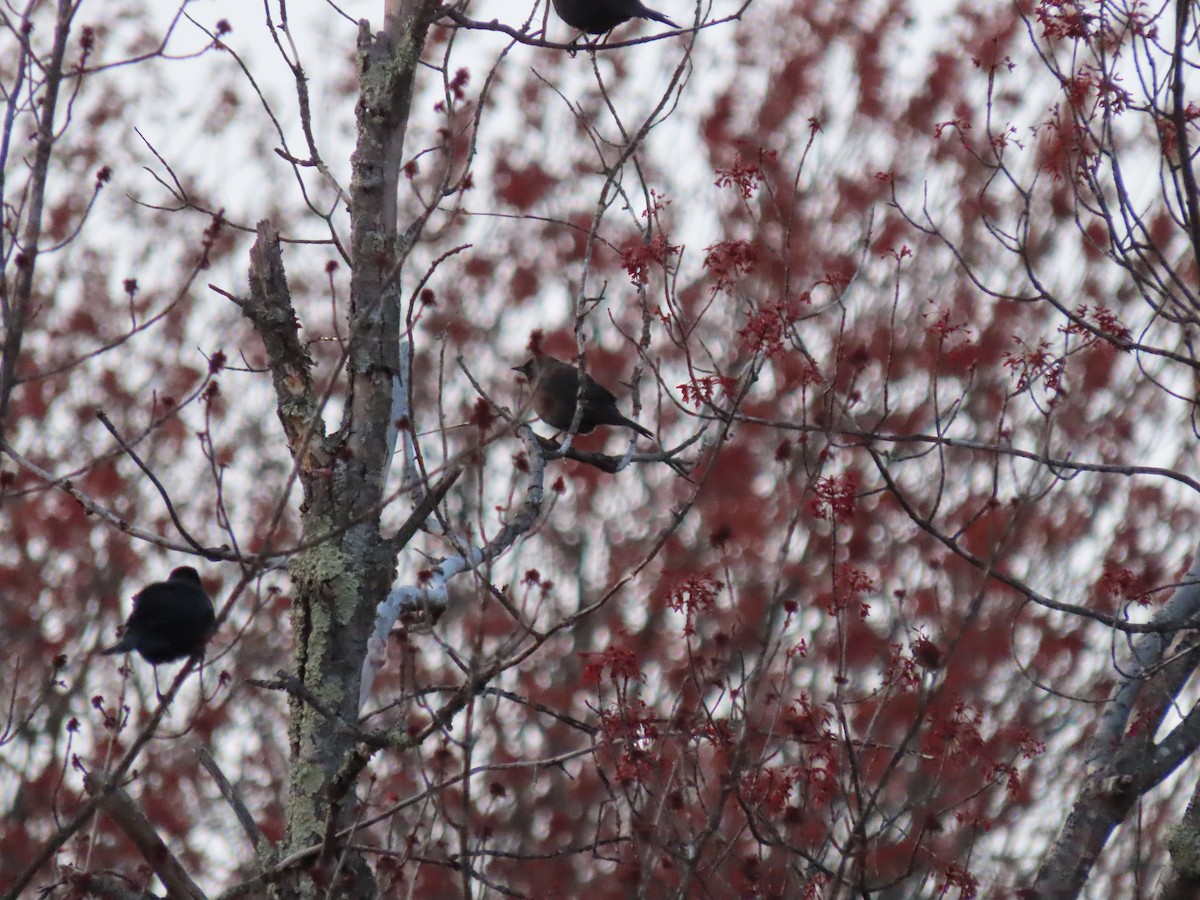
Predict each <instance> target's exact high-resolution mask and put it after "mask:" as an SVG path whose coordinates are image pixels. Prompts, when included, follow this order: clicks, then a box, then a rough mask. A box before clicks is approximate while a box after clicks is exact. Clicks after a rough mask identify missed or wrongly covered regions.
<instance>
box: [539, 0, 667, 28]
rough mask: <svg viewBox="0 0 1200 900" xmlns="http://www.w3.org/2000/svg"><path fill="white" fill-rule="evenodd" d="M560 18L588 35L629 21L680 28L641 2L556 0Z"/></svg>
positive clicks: (555, 3) (630, 0)
mask: <svg viewBox="0 0 1200 900" xmlns="http://www.w3.org/2000/svg"><path fill="white" fill-rule="evenodd" d="M554 11H555V12H556V13H558V17H559V18H560V19H562V20H563V21H564V22H566V23H567V24H568V25H570V26H571V27H572V28H578V29H579V30H580V31H584V32H587V33H588V34H604V32H606V31H611V30H612V29H614V28H616V27H617V26H618V25H620V24H621V23H622V22H628V21H629V20H630V19H633V18H638V19H653V20H654V21H655V22H662V23H663V24H664V25H669V26H671V27H672V28H678V27H679V26H678V25H676V24H675V23H674V22H672V21H671V20H670V19H668V18H667V17H666V16H664V15H663V14H662V13H660V12H656V11H655V10H653V9H649V8H648V7H647V6H646V5H645V4H643V3H642V2H641V0H554Z"/></svg>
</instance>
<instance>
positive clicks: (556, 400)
mask: <svg viewBox="0 0 1200 900" xmlns="http://www.w3.org/2000/svg"><path fill="white" fill-rule="evenodd" d="M513 371H514V372H520V373H521V374H522V375H524V376H525V379H526V380H527V381H528V382H529V384H530V386H531V387H532V389H533V398H532V402H533V411H534V412H536V413H537V414H538V418H539V419H541V420H542V421H543V422H545V423H546V424H547V425H550V426H551V427H553V428H557V429H558V430H559V431H567V430H569V429H570V427H571V422H572V421H574V419H575V398H576V397H577V396H578V395H579V369H577V368H575V366H573V365H571V364H570V363H565V362H563V361H562V360H561V359H555V358H554V357H553V356H534V357H532V358H531V359H529V360H528V361H527V362H525V363H524V364H523V365H520V366H513ZM583 379H584V381H583V412H582V414H581V415H580V417H579V433H580V434H589V433H590V432H592V431H593V430H595V428H596V426H597V425H621V426H623V427H625V428H632V429H633V430H634V431H636V432H637V433H638V434H640V435H642V436H643V437H648V438H651V439H653V438H654V435H653V434H651V433H650V432H649V431H647V430H646V429H645V428H643V427H642V426H641V425H639V424H638V423H637V422H635V421H633V420H632V419H627V418H625V416H623V415H621V411H620V410H619V409H617V398H616V397H614V396H613V394H612V391H610V390H609V389H608V388H606V387H604V385H602V384H599V383H598V382H597V381H596V380H595V379H594V378H592V376H591V375H588V374H586V373H584V376H583Z"/></svg>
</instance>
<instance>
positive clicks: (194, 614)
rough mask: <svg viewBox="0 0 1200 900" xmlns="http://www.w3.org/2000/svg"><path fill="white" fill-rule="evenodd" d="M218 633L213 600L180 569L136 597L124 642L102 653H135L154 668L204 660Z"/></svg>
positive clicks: (196, 578)
mask: <svg viewBox="0 0 1200 900" xmlns="http://www.w3.org/2000/svg"><path fill="white" fill-rule="evenodd" d="M216 630H217V617H216V614H215V612H214V611H213V603H212V600H210V599H209V596H208V594H206V593H205V592H204V586H203V585H202V584H200V575H199V574H198V573H197V572H196V570H195V569H193V568H191V567H190V566H180V567H179V568H178V569H174V570H173V571H172V572H171V575H170V577H169V578H168V579H167V580H166V581H158V582H155V583H154V584H152V585H149V586H148V587H144V588H142V589H141V590H140V591H138V592H137V593H136V594H134V595H133V612H131V613H130V614H129V618H128V619H126V620H125V628H124V630H123V631H122V632H121V639H120V640H119V641H117V643H116V644H115V645H113V646H112V647H109V648H108V649H107V650H105V651H103V652H104V655H105V656H108V655H110V654H113V653H128V652H129V651H130V650H136V651H137V652H138V653H140V654H141V655H142V659H144V660H146V662H148V663H150V664H151V665H155V666H157V665H158V664H159V663H165V662H173V661H174V660H177V659H183V657H185V656H202V655H203V654H204V645H205V644H207V643H208V639H209V638H210V637H212V636H213V632H215V631H216Z"/></svg>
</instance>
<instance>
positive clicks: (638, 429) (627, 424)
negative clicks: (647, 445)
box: [621, 416, 654, 440]
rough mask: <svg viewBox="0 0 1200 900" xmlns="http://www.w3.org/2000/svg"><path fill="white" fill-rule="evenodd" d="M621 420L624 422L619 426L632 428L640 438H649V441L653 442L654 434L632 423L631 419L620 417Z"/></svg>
mask: <svg viewBox="0 0 1200 900" xmlns="http://www.w3.org/2000/svg"><path fill="white" fill-rule="evenodd" d="M621 418H622V419H624V421H623V422H622V423H621V424H622V425H624V426H625V427H626V428H632V429H633V430H634V431H636V432H637V433H638V434H640V435H641V436H642V437H646V438H650V440H654V432H653V431H648V430H646V429H645V428H643V427H642V426H641V425H639V424H638V423H637V422H635V421H633V419H626V418H625V417H624V416H622V417H621Z"/></svg>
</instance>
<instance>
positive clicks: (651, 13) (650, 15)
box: [641, 6, 679, 28]
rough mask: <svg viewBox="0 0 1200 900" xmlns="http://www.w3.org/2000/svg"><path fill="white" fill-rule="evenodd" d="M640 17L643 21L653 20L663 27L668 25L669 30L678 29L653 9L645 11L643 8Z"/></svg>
mask: <svg viewBox="0 0 1200 900" xmlns="http://www.w3.org/2000/svg"><path fill="white" fill-rule="evenodd" d="M641 15H642V18H643V19H653V20H654V21H655V22H662V23H663V24H664V25H669V26H670V27H671V28H678V27H679V26H678V25H676V24H675V23H674V22H672V21H671V20H670V19H668V18H667V17H666V16H664V15H663V14H662V13H660V12H658V11H657V10H654V9H646V7H644V6H643V7H642V13H641Z"/></svg>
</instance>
